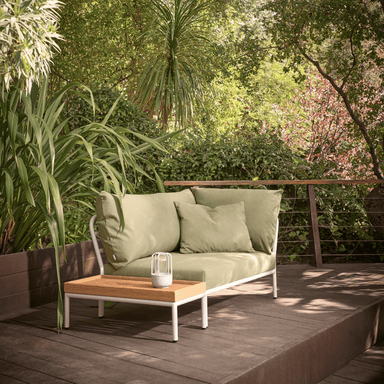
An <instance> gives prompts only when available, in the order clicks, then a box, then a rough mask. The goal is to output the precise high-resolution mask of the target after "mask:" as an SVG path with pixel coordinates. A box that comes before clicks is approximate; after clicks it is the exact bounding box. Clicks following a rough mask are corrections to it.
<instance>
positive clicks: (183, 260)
mask: <svg viewBox="0 0 384 384" xmlns="http://www.w3.org/2000/svg"><path fill="white" fill-rule="evenodd" d="M171 255H172V265H173V278H174V279H175V280H189V281H204V282H206V284H207V289H212V288H216V287H220V286H222V285H225V284H229V283H233V282H234V281H238V280H241V279H245V278H247V277H251V276H254V275H257V274H260V273H264V272H268V271H272V270H274V269H275V265H276V264H275V260H276V259H275V255H267V254H266V253H264V252H252V253H229V252H222V253H193V254H188V255H187V254H183V253H179V252H172V253H171ZM105 273H106V274H108V273H109V274H113V275H118V276H134V277H151V258H150V257H145V258H142V259H138V260H135V261H133V262H132V263H129V264H126V265H125V266H124V267H123V268H120V269H118V270H114V269H113V268H111V267H108V266H106V268H105Z"/></svg>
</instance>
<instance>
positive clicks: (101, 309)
mask: <svg viewBox="0 0 384 384" xmlns="http://www.w3.org/2000/svg"><path fill="white" fill-rule="evenodd" d="M95 221H96V215H95V216H92V218H91V220H90V222H89V229H90V232H91V237H92V242H93V247H94V249H95V253H96V258H97V262H98V264H99V268H100V275H104V263H103V259H102V257H101V253H100V248H99V244H98V241H97V238H96V233H95V228H94V226H95ZM278 233H279V219H277V223H276V235H275V240H274V242H273V248H272V255H273V256H274V257H275V268H274V269H273V270H271V271H268V272H263V273H260V274H257V275H254V276H250V277H247V278H245V279H241V280H237V281H233V282H232V283H228V284H224V285H220V286H219V287H215V288H211V289H208V290H207V291H206V292H205V296H202V303H201V309H202V328H206V327H207V326H208V299H207V295H209V294H211V293H213V292H217V291H221V290H222V289H226V288H230V287H234V286H236V285H240V284H244V283H248V282H250V281H253V280H257V279H260V278H262V277H265V276H269V275H272V279H273V280H272V286H273V298H274V299H276V298H277V273H276V254H277V239H278ZM66 295H67V294H66ZM70 295H73V294H70ZM86 296H87V298H90V297H89V295H86ZM71 297H75V296H71ZM76 297H78V296H76ZM95 298H96V300H98V302H99V305H98V306H99V317H102V316H104V301H121V302H129V303H133V302H136V301H134V300H133V299H120V298H116V297H114V298H111V297H109V298H107V297H105V296H100V297H99V296H95ZM198 298H199V297H198V296H194V298H190V299H191V300H189V299H187V300H188V301H184V300H183V301H182V302H178V303H179V304H178V303H177V302H176V303H167V304H165V306H168V307H169V306H170V307H172V327H173V335H174V341H177V306H178V305H181V304H184V302H189V301H192V300H196V299H198ZM65 300H67V298H65ZM203 300H204V302H205V304H204V303H203ZM143 301H147V302H142V303H139V302H137V303H138V304H151V305H163V304H158V303H163V302H156V301H153V302H152V301H151V302H148V300H143ZM172 304H174V305H172ZM65 306H67V301H66V302H65ZM68 307H69V298H68ZM100 314H102V315H100ZM204 318H205V320H204ZM68 324H69V319H68ZM204 325H205V326H204ZM175 327H176V331H175ZM175 335H176V340H175Z"/></svg>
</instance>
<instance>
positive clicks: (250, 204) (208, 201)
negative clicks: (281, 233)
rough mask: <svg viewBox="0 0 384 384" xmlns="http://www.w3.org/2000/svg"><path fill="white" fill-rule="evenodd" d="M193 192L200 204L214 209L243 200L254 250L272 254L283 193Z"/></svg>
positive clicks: (194, 190) (246, 191) (214, 189)
mask: <svg viewBox="0 0 384 384" xmlns="http://www.w3.org/2000/svg"><path fill="white" fill-rule="evenodd" d="M192 192H193V194H194V196H195V199H196V203H197V204H201V205H205V206H208V207H211V208H215V207H217V206H218V205H225V204H232V203H238V202H240V201H243V202H244V207H245V216H246V225H247V227H248V231H249V235H250V237H251V241H252V245H253V248H254V249H255V250H256V251H262V252H266V253H271V251H272V246H273V240H274V239H275V235H276V223H277V218H278V215H279V211H280V202H281V196H282V193H283V191H282V190H276V191H275V190H262V189H254V190H252V189H218V188H192Z"/></svg>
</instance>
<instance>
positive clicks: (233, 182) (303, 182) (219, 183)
mask: <svg viewBox="0 0 384 384" xmlns="http://www.w3.org/2000/svg"><path fill="white" fill-rule="evenodd" d="M381 183H384V180H380V179H373V180H337V179H324V180H221V181H212V180H209V181H164V185H165V186H168V187H170V186H185V187H187V186H188V187H192V186H195V185H197V186H203V185H205V186H228V185H321V184H323V185H324V184H381Z"/></svg>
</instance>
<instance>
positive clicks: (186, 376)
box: [0, 264, 384, 384]
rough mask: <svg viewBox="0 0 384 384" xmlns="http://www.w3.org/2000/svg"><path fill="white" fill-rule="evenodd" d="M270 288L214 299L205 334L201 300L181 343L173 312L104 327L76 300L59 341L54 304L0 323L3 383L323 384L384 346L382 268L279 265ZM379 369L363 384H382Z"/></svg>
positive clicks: (264, 284) (129, 316)
mask: <svg viewBox="0 0 384 384" xmlns="http://www.w3.org/2000/svg"><path fill="white" fill-rule="evenodd" d="M271 282H272V278H271V277H266V278H263V279H261V280H257V281H255V282H251V283H248V284H244V285H240V286H237V287H234V288H231V289H228V290H225V291H221V292H218V293H216V294H214V295H211V296H209V299H208V304H209V312H208V313H209V327H208V328H207V329H206V330H202V329H201V328H200V324H201V319H200V316H201V312H200V304H199V302H192V303H190V304H186V305H183V306H181V307H179V341H178V342H177V343H172V342H171V340H172V325H171V311H170V309H169V308H162V307H149V306H138V305H129V304H117V305H115V306H113V307H112V308H110V309H106V311H105V317H104V318H103V319H98V318H97V308H96V306H95V304H96V303H95V302H91V301H85V300H75V299H73V300H72V301H71V327H70V328H69V329H68V330H64V331H63V333H61V334H58V333H57V332H55V331H54V327H55V325H56V303H51V304H47V305H44V306H40V307H37V308H35V309H34V310H31V311H29V312H28V313H26V314H24V315H21V316H18V317H15V318H12V319H6V320H3V321H1V322H0V383H10V384H13V383H24V382H27V383H39V384H40V383H82V384H86V383H92V384H97V383H102V384H109V383H132V384H144V383H150V384H152V383H167V384H171V383H177V384H184V383H186V384H188V383H195V384H196V383H217V384H224V383H236V384H238V383H252V384H255V383H263V384H266V383H268V384H269V383H271V384H290V383H294V384H298V383H302V384H312V383H313V384H316V383H319V382H320V381H322V380H324V379H326V378H327V377H329V375H331V374H332V373H333V372H335V371H337V370H340V369H342V367H343V366H345V364H347V363H348V362H349V361H351V360H353V359H354V358H355V357H356V356H358V355H360V354H361V353H363V352H364V351H366V350H367V349H369V348H370V347H371V346H372V345H374V344H376V343H378V342H379V341H380V340H382V339H383V338H384V320H383V319H384V264H326V265H325V266H324V268H321V269H318V268H313V267H311V266H309V265H283V266H278V295H279V297H278V298H277V299H276V300H274V299H273V298H272V284H271ZM378 361H381V363H382V362H383V357H382V356H381V360H378ZM371 362H372V361H371ZM376 371H377V374H376V376H375V375H373V376H372V377H373V379H372V380H373V381H357V382H366V383H368V382H369V383H379V382H382V381H384V377H383V376H380V375H382V373H381V372H382V370H380V369H377V370H376ZM379 376H380V377H379ZM334 377H336V376H332V377H330V378H329V379H326V380H330V381H324V383H328V382H329V383H330V382H333V383H336V382H337V381H332V380H335V379H334ZM337 377H339V376H337ZM345 380H347V379H345ZM341 382H343V383H344V382H345V383H347V382H348V381H340V383H341ZM351 382H354V381H351Z"/></svg>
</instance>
